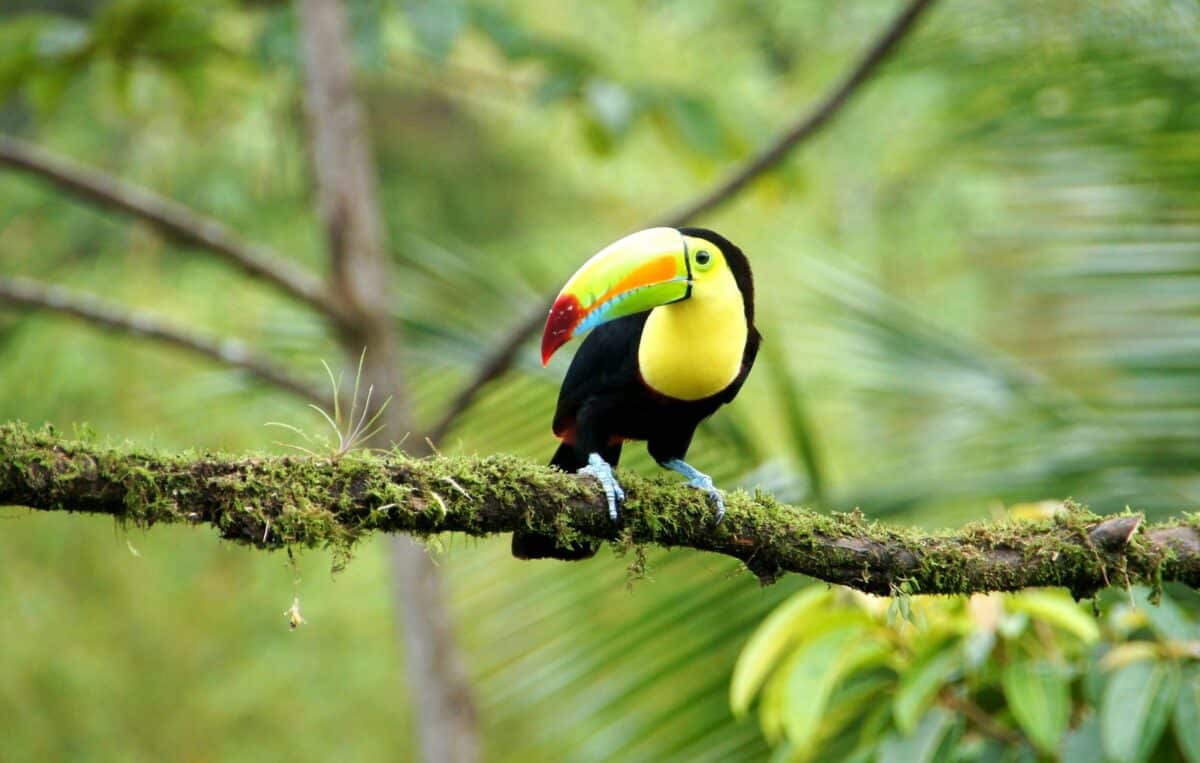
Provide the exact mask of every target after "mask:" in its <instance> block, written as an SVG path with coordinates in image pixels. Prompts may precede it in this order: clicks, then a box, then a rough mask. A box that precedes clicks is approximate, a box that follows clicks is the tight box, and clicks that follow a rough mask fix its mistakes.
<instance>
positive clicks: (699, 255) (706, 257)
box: [696, 249, 712, 267]
mask: <svg viewBox="0 0 1200 763" xmlns="http://www.w3.org/2000/svg"><path fill="white" fill-rule="evenodd" d="M710 262H712V255H711V254H709V253H708V250H707V249H701V250H700V251H698V252H696V264H697V265H699V266H700V267H705V266H707V265H708V263H710Z"/></svg>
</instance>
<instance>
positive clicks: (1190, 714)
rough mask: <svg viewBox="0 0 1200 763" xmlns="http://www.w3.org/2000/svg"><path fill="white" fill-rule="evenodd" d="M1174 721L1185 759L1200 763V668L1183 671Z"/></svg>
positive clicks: (1188, 668) (1193, 665) (1177, 738)
mask: <svg viewBox="0 0 1200 763" xmlns="http://www.w3.org/2000/svg"><path fill="white" fill-rule="evenodd" d="M1173 721H1174V723H1173V724H1172V725H1173V726H1174V729H1175V741H1177V742H1178V743H1179V749H1180V751H1181V752H1182V753H1183V757H1185V758H1187V760H1188V763H1200V666H1197V665H1195V664H1191V665H1188V666H1187V667H1186V668H1184V670H1183V681H1182V683H1181V685H1180V687H1179V697H1178V698H1176V700H1175V712H1174V714H1173Z"/></svg>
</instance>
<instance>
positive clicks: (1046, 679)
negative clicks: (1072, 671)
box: [1001, 659, 1071, 754]
mask: <svg viewBox="0 0 1200 763" xmlns="http://www.w3.org/2000/svg"><path fill="white" fill-rule="evenodd" d="M1001 684H1002V685H1003V687H1004V696H1005V697H1006V698H1007V699H1008V707H1009V709H1010V710H1011V711H1012V714H1013V717H1014V718H1016V719H1017V723H1018V724H1020V726H1021V728H1022V730H1024V731H1025V733H1026V735H1028V736H1029V740H1030V741H1031V742H1033V744H1034V745H1035V746H1036V747H1037V748H1038V749H1039V750H1041V751H1042V752H1044V753H1046V754H1052V753H1053V752H1054V751H1055V750H1056V749H1058V745H1059V742H1061V741H1062V736H1063V732H1065V731H1066V729H1067V723H1068V721H1069V720H1070V716H1071V683H1070V676H1069V674H1068V673H1067V671H1066V670H1065V669H1064V668H1062V667H1059V666H1056V665H1052V664H1050V663H1048V662H1045V661H1041V660H1037V661H1035V660H1024V659H1018V660H1013V661H1012V662H1009V663H1008V664H1007V665H1005V666H1004V671H1003V673H1002V674H1001Z"/></svg>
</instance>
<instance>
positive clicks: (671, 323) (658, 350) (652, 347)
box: [638, 269, 748, 400]
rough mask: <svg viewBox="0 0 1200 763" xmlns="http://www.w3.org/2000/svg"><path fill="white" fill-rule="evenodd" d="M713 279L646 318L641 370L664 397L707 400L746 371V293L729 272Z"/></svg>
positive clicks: (655, 309) (644, 377)
mask: <svg viewBox="0 0 1200 763" xmlns="http://www.w3.org/2000/svg"><path fill="white" fill-rule="evenodd" d="M713 275H714V276H716V277H715V278H711V279H707V282H706V283H704V284H703V287H702V288H695V289H694V290H693V292H692V296H691V297H690V298H688V299H685V300H683V301H681V302H674V303H672V304H669V305H663V306H661V307H656V308H654V310H652V311H651V312H650V316H649V318H647V319H646V327H645V329H644V330H643V331H642V339H641V342H640V343H639V344H638V368H639V370H640V371H641V373H642V379H643V380H645V382H646V383H647V384H648V385H650V388H651V389H653V390H654V391H656V392H658V393H660V394H663V395H667V396H668V397H673V398H677V399H679V400H701V399H703V398H706V397H711V396H712V395H715V394H717V393H718V392H720V391H721V390H723V389H725V388H726V387H728V386H729V385H730V383H732V382H733V380H734V379H736V378H737V375H738V373H739V372H740V371H741V368H742V353H743V352H744V351H745V349H746V335H747V331H748V329H747V327H746V315H745V309H744V307H743V305H742V293H741V291H739V290H738V287H737V283H736V282H735V281H734V279H733V274H732V273H730V272H729V270H728V269H724V272H723V273H720V274H719V275H718V274H715V273H714V274H713ZM697 286H700V285H699V284H698V285H697Z"/></svg>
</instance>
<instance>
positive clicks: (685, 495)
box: [0, 424, 1200, 597]
mask: <svg viewBox="0 0 1200 763" xmlns="http://www.w3.org/2000/svg"><path fill="white" fill-rule="evenodd" d="M623 482H624V485H625V488H626V491H627V494H628V500H627V502H626V504H625V509H624V516H623V520H622V522H623V526H622V527H620V528H618V527H616V526H615V525H614V524H613V523H612V522H611V521H610V520H609V518H608V512H607V509H606V503H605V500H604V498H603V495H602V494H601V491H600V489H599V486H598V485H597V484H596V483H595V482H594V481H593V480H592V479H591V478H590V477H580V476H577V475H568V474H563V473H562V472H559V471H557V470H555V469H551V468H549V467H544V466H540V465H537V464H534V463H531V462H529V461H526V460H523V459H519V458H515V457H512V456H493V457H488V458H443V457H431V458H423V459H413V458H409V457H406V456H403V455H401V454H394V455H390V456H388V457H378V456H370V455H366V454H356V455H352V456H348V457H345V458H343V459H341V460H337V459H330V458H291V457H254V458H240V459H235V458H229V457H221V456H206V457H204V458H200V459H196V460H190V459H188V458H185V457H181V456H171V455H159V454H153V453H148V452H144V451H131V450H129V449H123V448H110V447H103V446H98V445H95V444H91V443H85V442H78V441H70V440H66V439H63V438H61V437H59V436H57V435H55V434H53V433H50V432H44V431H43V432H31V431H30V430H29V429H28V428H26V427H25V426H24V425H20V424H6V425H0V505H16V506H27V507H29V508H33V509H43V510H52V511H75V512H89V513H97V514H110V515H112V516H115V517H117V518H118V519H120V520H121V521H123V522H128V523H131V524H134V525H136V526H140V527H149V526H151V525H154V524H158V523H181V524H207V525H212V526H213V527H215V528H216V529H217V530H218V532H219V533H220V535H221V536H222V537H223V538H226V539H229V540H233V541H237V542H239V543H244V544H247V545H251V546H256V547H260V548H283V547H288V548H291V547H296V548H302V547H307V548H312V547H318V548H320V547H332V548H333V549H334V551H335V552H337V553H338V557H339V558H341V559H344V558H345V557H346V555H348V554H349V551H350V549H351V547H352V546H353V544H354V543H355V542H356V541H358V540H360V539H361V538H363V537H364V536H366V535H367V534H369V533H373V532H389V533H396V532H404V533H415V534H419V535H421V534H432V533H441V532H463V533H467V534H469V535H475V536H484V535H489V534H493V533H507V532H512V531H513V530H516V529H519V528H520V529H524V528H532V529H534V530H537V531H540V532H549V533H556V534H557V535H558V536H559V537H560V538H561V539H562V540H564V541H566V540H568V539H570V540H574V541H578V540H579V539H581V538H582V539H595V540H608V541H613V540H615V541H618V542H619V543H621V544H623V545H628V544H654V545H660V546H668V547H673V546H679V547H688V548H694V549H699V550H701V551H709V552H714V553H718V554H724V555H726V556H730V557H733V558H735V559H739V560H741V561H742V562H743V563H745V565H746V566H747V567H748V568H749V569H750V570H751V571H752V572H753V573H754V574H756V575H757V576H758V577H759V578H760V579H762V580H763V581H765V582H770V581H773V580H775V579H776V578H778V577H779V576H780V575H782V574H784V573H787V572H799V573H803V574H806V575H810V576H812V577H814V578H818V579H820V580H824V581H827V582H830V583H838V584H841V585H846V586H850V587H852V588H856V589H859V590H862V591H866V592H868V593H875V594H884V595H886V594H892V593H895V592H896V591H897V590H903V591H906V592H910V593H923V594H951V595H962V594H968V593H977V592H985V591H1015V590H1019V589H1023V588H1029V587H1036V586H1065V587H1066V588H1068V589H1069V590H1070V591H1071V592H1072V593H1073V594H1075V595H1076V596H1077V597H1085V596H1090V595H1093V594H1094V593H1095V592H1096V591H1098V590H1100V589H1102V588H1105V587H1107V586H1109V585H1118V586H1123V585H1129V584H1131V583H1147V584H1150V585H1160V584H1161V583H1162V582H1164V581H1179V582H1182V583H1185V584H1187V585H1189V586H1192V587H1193V588H1195V587H1200V518H1196V517H1189V516H1184V517H1182V518H1180V519H1175V520H1172V521H1168V522H1164V523H1161V524H1153V525H1147V524H1144V523H1143V522H1142V518H1141V516H1139V515H1134V514H1123V515H1117V516H1111V517H1100V516H1096V515H1094V514H1091V513H1089V512H1087V511H1086V510H1083V509H1081V508H1079V507H1070V508H1068V509H1067V510H1066V511H1065V512H1064V513H1062V514H1061V515H1060V516H1058V517H1056V518H1055V519H1053V520H1047V521H1041V522H1003V523H994V524H975V525H969V526H967V527H963V528H961V529H959V530H945V531H937V532H923V531H920V530H915V529H901V528H893V527H888V526H886V525H883V524H879V523H876V522H871V521H868V520H866V519H864V518H863V517H862V516H861V515H859V514H858V513H854V514H841V515H833V516H829V515H824V514H818V513H815V512H812V511H807V510H803V509H796V508H791V507H789V506H785V505H782V504H780V503H778V502H776V501H775V500H774V499H772V498H771V497H770V496H766V495H762V494H756V495H753V496H751V495H748V494H746V493H743V492H739V493H733V494H730V495H729V496H728V498H727V501H726V502H727V508H728V511H727V514H726V517H725V521H724V522H723V523H721V524H720V525H714V524H713V521H712V520H713V512H712V508H711V506H709V504H708V501H707V500H706V498H705V496H704V495H703V494H701V493H699V492H697V491H695V490H693V489H691V488H689V487H688V486H686V485H684V484H682V483H680V482H677V481H671V480H669V479H667V478H661V477H660V478H657V479H654V480H647V479H645V478H640V477H637V476H635V475H626V476H625V478H624V480H623Z"/></svg>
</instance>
